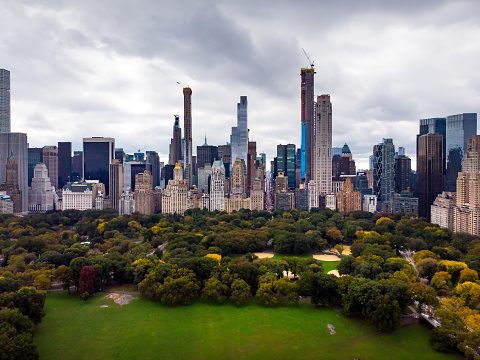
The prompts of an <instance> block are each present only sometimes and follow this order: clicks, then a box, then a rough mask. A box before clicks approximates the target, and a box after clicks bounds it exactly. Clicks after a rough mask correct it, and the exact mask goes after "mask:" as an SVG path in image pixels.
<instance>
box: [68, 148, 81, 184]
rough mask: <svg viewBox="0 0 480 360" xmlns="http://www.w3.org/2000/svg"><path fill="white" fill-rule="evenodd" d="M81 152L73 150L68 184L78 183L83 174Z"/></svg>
mask: <svg viewBox="0 0 480 360" xmlns="http://www.w3.org/2000/svg"><path fill="white" fill-rule="evenodd" d="M82 169H83V151H80V150H75V151H74V152H73V157H72V175H71V177H70V182H75V181H78V180H80V179H81V178H82V174H83V170H82Z"/></svg>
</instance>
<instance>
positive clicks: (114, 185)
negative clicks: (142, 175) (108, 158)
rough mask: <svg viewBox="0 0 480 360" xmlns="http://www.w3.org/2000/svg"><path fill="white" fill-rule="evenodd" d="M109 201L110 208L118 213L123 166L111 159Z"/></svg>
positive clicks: (121, 190) (118, 161) (117, 160)
mask: <svg viewBox="0 0 480 360" xmlns="http://www.w3.org/2000/svg"><path fill="white" fill-rule="evenodd" d="M109 188H110V201H111V205H112V208H114V209H117V210H118V211H120V198H121V196H122V192H123V164H122V163H121V162H120V160H119V159H113V160H112V163H111V164H110V186H109Z"/></svg>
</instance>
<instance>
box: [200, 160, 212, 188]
mask: <svg viewBox="0 0 480 360" xmlns="http://www.w3.org/2000/svg"><path fill="white" fill-rule="evenodd" d="M211 175H212V165H211V164H208V163H207V164H205V166H204V167H201V168H198V191H199V192H202V193H207V194H208V184H209V182H210V176H211Z"/></svg>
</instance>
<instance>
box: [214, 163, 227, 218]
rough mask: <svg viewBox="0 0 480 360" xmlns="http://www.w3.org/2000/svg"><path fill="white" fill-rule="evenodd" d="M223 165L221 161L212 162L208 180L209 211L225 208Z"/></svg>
mask: <svg viewBox="0 0 480 360" xmlns="http://www.w3.org/2000/svg"><path fill="white" fill-rule="evenodd" d="M224 197H225V166H224V165H223V163H222V161H220V160H216V161H215V162H214V163H213V167H212V175H211V180H210V211H214V210H219V211H223V210H225V199H224Z"/></svg>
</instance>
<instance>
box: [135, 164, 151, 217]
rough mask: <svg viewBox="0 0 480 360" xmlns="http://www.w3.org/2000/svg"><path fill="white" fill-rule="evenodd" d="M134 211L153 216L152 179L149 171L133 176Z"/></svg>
mask: <svg viewBox="0 0 480 360" xmlns="http://www.w3.org/2000/svg"><path fill="white" fill-rule="evenodd" d="M133 196H134V199H135V211H138V212H139V213H140V214H147V215H148V214H153V210H154V207H153V177H152V174H150V171H148V170H145V171H144V172H143V173H140V174H137V175H135V192H134V194H133Z"/></svg>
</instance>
